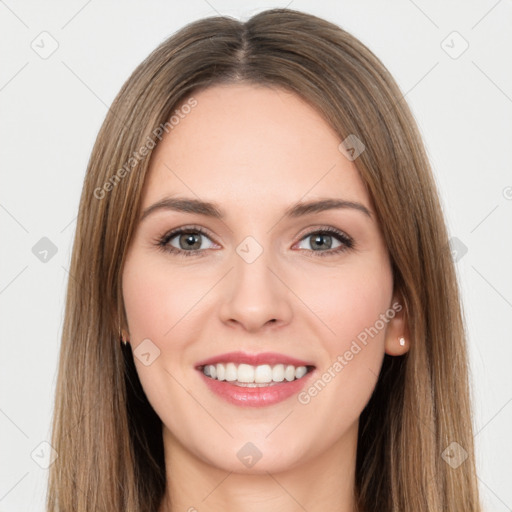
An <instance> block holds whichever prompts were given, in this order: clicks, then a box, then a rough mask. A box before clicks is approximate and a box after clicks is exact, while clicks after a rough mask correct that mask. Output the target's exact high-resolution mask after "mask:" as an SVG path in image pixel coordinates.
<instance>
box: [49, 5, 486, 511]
mask: <svg viewBox="0 0 512 512" xmlns="http://www.w3.org/2000/svg"><path fill="white" fill-rule="evenodd" d="M232 82H245V83H252V84H258V85H265V86H272V87H274V86H275V87H282V88H286V89H287V90H289V91H292V92H295V93H296V94H298V95H300V96H301V97H302V98H304V99H305V100H307V101H308V102H310V104H312V105H313V106H314V107H316V108H317V110H318V111H319V112H320V113H321V114H322V115H323V116H324V118H325V120H326V122H328V123H329V124H330V125H331V126H332V128H333V129H334V130H336V132H337V133H338V135H339V137H340V142H341V141H343V140H345V138H346V137H347V136H349V135H351V134H352V135H356V136H357V138H358V139H359V140H361V141H362V142H363V143H364V144H365V146H366V149H365V151H363V152H362V153H361V155H360V156H359V157H358V158H357V159H356V160H355V161H354V163H355V165H356V167H357V169H358V171H359V173H360V176H361V179H362V180H363V182H364V184H365V186H366V187H367V190H368V191H369V193H370V195H371V198H372V201H373V204H374V206H375V211H376V214H377V217H378V220H379V222H380V224H381V227H382V231H383V236H384V238H385V241H386V243H387V247H388V250H389V255H390V258H391V262H392V270H393V277H394V286H395V290H396V291H397V292H399V293H400V296H401V297H402V298H403V303H404V305H405V310H406V314H407V324H408V329H409V334H410V338H411V348H410V351H409V353H408V354H407V355H406V356H401V357H391V356H387V355H386V356H385V359H384V363H383V367H382V371H381V374H380V376H379V379H378V382H377V385H376V388H375V391H374V393H373V395H372V398H371V399H370V401H369V403H368V404H367V406H366V408H365V409H364V411H363V413H362V415H361V418H360V428H359V439H358V447H357V465H356V466H357V467H356V489H355V492H356V495H357V498H358V504H359V509H360V510H368V511H370V510H379V511H381V512H391V511H393V512H398V511H400V512H405V511H407V512H410V511H414V512H439V511H441V510H443V511H450V512H455V511H460V512H479V511H480V505H479V498H478V488H477V482H476V472H475V462H474V451H473V436H472V416H471V410H470V397H469V385H468V369H467V353H466V335H465V330H464V322H463V314H462V306H461V303H460V297H459V290H458V284H457V280H456V274H455V270H454V263H453V260H452V256H451V252H450V250H449V243H448V242H449V241H448V237H447V231H446V227H445V223H444V218H443V213H442V209H441V206H440V202H439V198H438V192H437V189H436V184H435V180H434V178H433V175H432V171H431V168H430V165H429V162H428V159H427V156H426V154H425V150H424V147H423V144H422V141H421V137H420V134H419V132H418V129H417V127H416V124H415V121H414V119H413V117H412V115H411V113H410V110H409V108H408V106H407V104H406V102H405V100H404V99H403V96H402V94H401V92H400V90H399V88H398V86H397V85H396V83H395V81H394V80H393V78H392V77H391V76H390V74H389V72H388V71H387V70H386V68H385V67H384V65H383V64H382V63H381V62H380V60H379V59H378V58H377V57H376V56H375V55H374V54H373V53H372V52H371V51H370V50H369V49H368V48H367V47H366V46H364V45H363V44H362V43H361V42H360V41H358V40H357V39H356V38H354V37H353V36H351V35H350V34H349V33H347V32H346V31H344V30H343V29H341V28H340V27H338V26H336V25H334V24H332V23H329V22H328V21H325V20H323V19H321V18H318V17H316V16H313V15H310V14H306V13H302V12H299V11H295V10H291V9H272V10H267V11H264V12H261V13H259V14H257V15H255V16H253V17H252V18H250V19H249V20H247V21H245V22H241V21H238V20H235V19H233V18H230V17H224V16H223V17H211V18H205V19H201V20H199V21H196V22H194V23H191V24H189V25H187V26H186V27H184V28H183V29H181V30H180V31H178V32H177V33H176V34H174V35H173V36H172V37H170V38H169V39H167V40H166V41H164V42H163V43H162V44H161V45H160V46H159V47H158V48H156V49H155V50H154V51H153V52H152V53H151V54H150V55H149V56H148V57H147V58H146V59H145V60H144V61H143V62H142V63H141V64H140V65H139V66H138V67H137V69H136V70H135V71H134V72H133V74H132V75H131V76H130V78H129V79H128V80H127V81H126V83H125V84H124V85H123V87H122V89H121V91H120V92H119V94H118V96H117V97H116V99H115V100H114V102H113V104H112V106H111V108H110V110H109V112H108V114H107V116H106V119H105V121H104V123H103V125H102V127H101V130H100V132H99V134H98V137H97V140H96V143H95V146H94V149H93V151H92V155H91V158H90V161H89V164H88V168H87V173H86V176H85V181H84V186H83V191H82V196H81V200H80V207H79V215H78V221H77V229H76V235H75V240H74V246H73V254H72V260H71V267H70V270H69V283H68V289H67V302H66V310H65V320H64V327H63V334H62V346H61V352H60V364H59V371H58V382H57V390H56V403H55V412H54V422H53V437H52V444H53V447H54V448H55V449H56V450H57V452H58V458H57V460H56V462H55V463H54V464H53V465H52V467H51V469H50V479H49V488H48V502H47V505H48V511H51V512H55V511H62V512H63V511H74V512H85V511H87V512H90V511H92V510H95V511H96V510H98V511H101V510H103V511H105V512H114V511H119V512H120V511H125V510H127V511H130V512H154V511H155V510H157V509H158V507H159V505H160V502H161V500H162V497H163V493H164V490H165V482H166V479H165V467H164V458H163V443H162V424H161V421H160V419H159V418H158V417H157V415H156V413H155V412H154V411H153V409H152V408H151V406H150V404H149V402H148V401H147V399H146V396H145V394H144V391H143V389H142V387H141V385H140V382H139V380H138V377H137V373H136V371H135V367H134V364H133V359H132V356H131V352H130V351H129V350H128V351H126V350H124V349H123V347H122V345H121V344H120V343H119V325H120V324H121V325H122V326H125V325H126V315H125V311H124V306H123V301H122V293H121V275H122V268H123V263H124V259H125V254H126V251H127V248H128V246H129V244H130V242H131V240H132V235H133V233H134V230H135V228H136V224H137V219H138V216H139V209H140V204H141V193H142V187H143V185H144V181H145V177H146V173H147V171H148V166H149V160H150V156H151V151H152V149H153V148H154V147H155V145H156V144H157V143H158V140H159V139H160V138H161V133H162V127H164V128H165V131H167V130H169V129H171V128H172V123H169V120H170V119H171V117H172V116H173V114H174V112H175V110H176V109H177V108H178V107H179V106H180V105H182V104H184V102H185V101H187V98H191V97H192V96H193V94H194V93H195V92H197V91H199V90H201V89H204V88H206V87H208V86H211V85H215V84H220V83H232ZM174 115H175V114H174ZM166 123H167V124H166ZM143 147H145V148H146V150H145V151H144V150H142V149H141V148H143ZM141 154H144V156H141ZM454 443H456V444H454ZM466 455H467V458H466ZM454 461H455V463H454Z"/></svg>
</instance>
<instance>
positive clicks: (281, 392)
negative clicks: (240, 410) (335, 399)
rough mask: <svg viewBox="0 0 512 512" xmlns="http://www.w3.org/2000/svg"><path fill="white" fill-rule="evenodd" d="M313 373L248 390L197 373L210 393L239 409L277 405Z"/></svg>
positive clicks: (298, 389)
mask: <svg viewBox="0 0 512 512" xmlns="http://www.w3.org/2000/svg"><path fill="white" fill-rule="evenodd" d="M314 372H315V370H314V369H313V370H312V371H310V372H308V373H307V374H306V375H304V377H302V378H301V379H296V380H292V381H291V382H289V381H283V382H279V383H278V384H273V385H272V386H264V387H263V386H262V387H255V388H248V387H242V386H237V385H235V384H232V383H231V382H227V381H225V380H222V381H221V380H217V379H212V378H210V377H207V376H206V375H205V374H204V373H203V372H202V371H201V370H199V373H200V374H201V377H202V378H203V380H204V382H205V384H206V385H207V386H208V387H209V388H210V390H211V391H213V392H214V393H216V394H217V395H219V396H220V397H221V398H223V399H224V400H226V401H227V402H230V403H232V404H235V405H238V406H241V407H265V406H267V405H273V404H277V403H279V402H282V401H283V400H286V399H287V398H290V397H291V396H293V395H296V394H297V393H299V392H300V391H301V390H302V389H303V388H304V387H305V385H306V383H307V382H308V381H309V379H310V378H311V375H312V374H313V373H314Z"/></svg>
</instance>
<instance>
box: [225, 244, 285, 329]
mask: <svg viewBox="0 0 512 512" xmlns="http://www.w3.org/2000/svg"><path fill="white" fill-rule="evenodd" d="M269 252H270V251H265V250H264V251H263V252H262V253H261V255H260V256H259V257H258V258H257V259H256V260H255V261H252V262H250V263H249V262H248V261H246V260H245V259H244V258H243V257H241V256H240V255H239V254H238V253H236V252H235V254H234V255H233V264H234V268H233V270H232V271H231V272H230V273H229V274H228V276H226V277H227V280H226V283H225V290H223V294H222V295H223V298H224V300H223V302H222V305H221V307H220V317H221V320H222V321H223V322H224V323H226V324H231V326H239V327H241V328H243V329H245V330H246V331H248V332H256V331H258V330H260V329H262V328H277V327H279V326H281V327H282V326H283V325H286V324H288V323H289V322H290V321H291V318H292V307H291V304H290V300H292V297H293V294H292V293H291V291H290V289H289V288H288V287H287V285H286V279H284V278H283V277H284V276H280V275H279V274H280V272H279V270H278V269H277V268H276V265H275V260H273V258H271V255H270V254H269Z"/></svg>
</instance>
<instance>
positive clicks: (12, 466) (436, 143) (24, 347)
mask: <svg viewBox="0 0 512 512" xmlns="http://www.w3.org/2000/svg"><path fill="white" fill-rule="evenodd" d="M287 2H288V0H286V2H281V3H278V2H271V1H268V2H262V1H251V2H245V3H244V4H243V6H242V5H240V2H237V1H235V0H231V1H227V0H209V1H206V0H190V1H189V2H169V1H167V2H164V1H155V0H151V1H142V0H137V1H133V0H132V1H123V2H121V1H119V2H113V1H105V0H103V1H99V0H89V1H85V0H72V1H68V2H64V1H62V2H44V3H38V2H35V1H25V2H23V3H20V2H18V3H16V2H15V1H14V0H5V1H3V0H0V48H1V65H0V108H1V111H0V119H1V124H0V129H1V134H0V151H1V155H0V156H1V158H0V165H1V171H2V174H1V179H2V185H1V188H0V222H1V226H2V243H1V245H0V251H1V258H2V266H1V275H0V308H1V312H2V316H1V322H0V329H1V351H0V461H1V465H0V512H10V511H19V510H32V511H43V503H44V496H45V491H46V478H47V470H46V469H43V468H41V467H40V464H43V465H44V464H45V463H48V462H49V460H50V459H49V457H50V456H51V450H50V448H49V446H47V445H45V444H43V445H41V444H40V443H42V442H43V443H44V441H46V440H49V436H50V420H51V413H52V408H53V398H54V397H53V394H54V388H55V381H56V370H57V360H58V350H59V343H60V335H61V329H62V319H63V312H64V299H65V296H64V293H65V285H66V281H67V279H68V272H67V269H68V268H69V261H70V253H71V244H72V239H73V235H74V231H75V227H76V223H75V218H76V215H77V209H78V202H79V196H80V191H81V187H82V180H83V177H84V173H85V169H86V165H87V162H88V158H89V155H90V152H91V149H92V146H93V142H94V140H95V137H96V134H97V132H98V130H99V128H100V125H101V123H102V122H103V119H104V116H105V114H106V112H107V107H108V106H109V105H110V104H111V102H112V100H113V99H114V97H115V95H116V94H117V92H118V90H119V89H120V87H121V85H122V84H123V82H124V81H125V80H126V79H127V78H128V76H129V74H130V73H131V72H132V71H133V69H134V68H135V67H136V65H137V64H138V63H139V62H140V61H141V60H142V59H144V58H145V57H146V56H147V55H148V54H149V52H150V51H151V50H153V49H154V48H155V47H156V46H157V45H158V44H159V43H160V42H162V41H163V40H164V39H165V38H167V37H168V36H169V35H171V34H172V33H173V32H175V31H176V30H178V29H179V28H181V27H182V26H183V25H185V24H186V23H188V22H190V21H193V20H196V19H198V18H202V17H205V16H211V15H215V14H216V13H221V14H229V15H233V16H237V17H241V18H242V19H246V18H248V17H250V16H251V15H252V14H255V13H256V12H259V11H261V10H264V9H265V8H270V7H285V6H289V7H290V8H294V9H298V10H303V11H306V12H311V13H313V14H316V15H319V16H321V17H324V18H326V19H328V20H330V21H333V22H334V23H336V24H338V25H340V26H341V27H343V28H345V29H346V30H348V31H349V32H351V33H352V34H354V35H355V36H357V37H359V38H360V39H361V40H362V41H363V42H364V43H365V44H366V45H367V46H368V47H369V48H370V49H371V50H373V51H374V53H376V55H377V56H378V57H379V58H380V59H381V60H382V61H383V62H384V64H385V65H386V66H387V67H388V68H389V70H390V71H391V73H392V74H393V75H394V77H395V78H396V80H397V81H398V83H399V85H400V87H401V89H402V91H403V92H404V93H405V98H406V100H407V101H408V103H409V104H410V106H411V107H412V110H413V112H414V115H415V117H416V119H417V121H418V123H419V126H420V129H421V132H422V134H423V136H424V140H425V143H426V146H427V150H428V153H429V156H430V158H431V162H432V165H433V167H434V171H435V175H436V180H437V182H438V185H439V188H440V192H441V196H442V202H443V205H444V209H445V215H446V220H447V223H448V228H449V231H450V235H451V236H452V237H456V238H457V239H458V240H459V241H460V242H455V243H457V244H458V246H459V247H462V248H464V247H465V248H466V249H467V252H466V253H465V254H463V252H464V250H465V249H464V250H463V251H462V252H461V250H460V249H459V252H458V255H459V256H458V258H460V259H459V260H458V262H457V269H458V274H459V279H460V283H461V288H462V291H463V297H464V307H465V312H466V316H467V328H468V334H469V344H470V355H471V369H472V381H473V396H474V406H475V418H474V423H475V432H476V436H475V439H476V447H477V458H478V468H479V481H480V487H481V491H482V495H483V501H484V504H485V506H486V510H488V511H496V512H505V511H507V510H509V511H510V510H512V486H511V485H510V483H511V482H510V476H511V470H510V461H511V460H512V441H511V438H510V432H511V428H510V427H511V425H512V403H511V402H512V372H510V368H509V367H510V365H511V363H512V339H511V336H510V332H511V328H512V322H511V319H512V314H511V313H512V265H511V262H512V236H511V235H512V230H511V224H512V222H511V221H512V172H511V168H510V165H511V162H512V149H511V147H512V116H511V114H512V68H511V65H510V63H511V62H512V59H511V50H512V31H511V30H510V27H511V26H512V25H511V22H512V3H511V1H510V0H508V1H506V0H501V1H496V0H485V1H484V0H482V1H480V2H474V1H473V2H462V1H458V2H450V3H449V4H448V3H447V2H440V1H430V2H427V1H421V2H420V1H419V0H418V1H417V2H413V1H412V0H402V1H392V2H385V3H384V2H378V1H377V0H373V1H359V2H355V1H352V2H348V1H340V2H334V1H330V2H327V1H325V2H318V1H301V0H292V2H290V3H287ZM454 31H455V32H457V33H458V34H453V32H454ZM42 32H47V33H48V34H42V35H41V33H42ZM53 40H54V41H53ZM443 41H444V42H443ZM52 44H53V45H56V44H58V48H57V49H56V51H55V52H54V53H53V54H52V55H49V56H48V55H46V54H45V53H44V52H49V51H50V50H51V49H52ZM466 44H468V45H469V46H468V48H467V49H466V50H465V51H464V52H463V53H461V54H460V55H459V53H460V52H461V51H462V50H464V48H465V46H466ZM42 57H47V58H42ZM43 237H47V238H48V239H49V240H51V242H52V243H53V244H54V245H55V246H56V248H57V253H56V254H55V255H54V256H52V255H51V252H50V253H49V254H48V255H47V256H46V257H47V261H46V262H43V261H41V260H40V259H39V258H41V257H44V253H43V254H39V257H37V256H36V254H34V252H36V253H37V252H38V251H37V250H35V251H34V252H33V247H34V246H36V244H37V243H38V242H39V241H40V239H41V238H43ZM462 244H463V245H462ZM37 247H38V246H36V248H37ZM461 255H462V257H460V256H461ZM455 441H456V440H455ZM34 450H35V451H34ZM31 454H32V455H31ZM38 463H39V464H38Z"/></svg>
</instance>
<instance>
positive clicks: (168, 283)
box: [48, 9, 480, 512]
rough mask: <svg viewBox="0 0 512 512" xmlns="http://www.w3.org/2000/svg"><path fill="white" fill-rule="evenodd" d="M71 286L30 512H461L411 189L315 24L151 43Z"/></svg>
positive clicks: (456, 414)
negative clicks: (41, 502)
mask: <svg viewBox="0 0 512 512" xmlns="http://www.w3.org/2000/svg"><path fill="white" fill-rule="evenodd" d="M70 275H71V276H72V279H71V280H70V281H69V288H68V296H67V304H66V314H65V325H64V332H63V339H62V350H61V356H60V367H59V379H58V386H57V396H56V410H55V419H54V432H53V446H54V448H55V449H56V450H57V452H58V454H59V457H58V459H57V461H56V462H55V463H54V465H53V466H52V468H51V474H50V482H49V495H48V510H51V511H56V510H62V511H64V510H74V511H86V510H87V511H90V510H109V511H114V510H116V511H117V510H119V511H120V510H123V511H124V510H129V511H137V512H139V511H148V512H149V511H157V510H158V511H159V512H171V511H172V512H174V511H177V510H190V511H192V510H237V511H241V510H247V511H249V510H280V511H292V510H308V511H310V512H313V511H316V510H320V509H322V510H333V511H334V510H337V511H375V510H379V511H411V510H414V511H415V512H433V511H436V512H438V511H440V510H447V511H450V512H452V511H461V512H462V511H464V512H468V511H475V512H476V511H479V510H480V505H479V499H478V491H477V483H476V474H475V463H474V452H473V438H472V431H471V410H470V404H469V397H468V371H467V355H466V347H465V334H464V326H463V319H462V314H461V306H460V299H459V292H458V288H457V282H456V277H455V272H454V266H453V262H452V259H451V252H450V250H449V244H448V238H447V232H446V227H445V223H444V219H443V214H442V210H441V207H440V204H439V199H438V193H437V190H436V186H435V181H434V179H433V177H432V172H431V169H430V167H429V163H428V160H427V157H426V155H425V152H424V149H423V145H422V142H421V138H420V135H419V133H418V130H417V128H416V125H415V122H414V119H413V117H412V115H411V113H410V111H409V109H408V107H407V105H406V102H405V101H404V100H403V97H402V95H401V93H400V91H399V89H398V87H397V85H396V84H395V82H394V80H393V79H392V77H391V76H390V75H389V73H388V72H387V70H386V69H385V68H384V66H383V65H382V63H381V62H380V61H379V60H378V59H377V58H376V57H375V56H374V55H373V54H372V53H371V52H370V51H369V50H368V49H367V48H366V47H365V46H364V45H363V44H362V43H361V42H359V41H358V40H357V39H355V38H354V37H353V36H351V35H350V34H348V33H347V32H345V31H344V30H342V29H340V28H339V27H337V26H335V25H333V24H331V23H329V22H327V21H325V20H322V19H320V18H317V17H315V16H312V15H309V14H305V13H301V12H298V11H293V10H289V9H274V10H269V11H265V12H262V13H260V14H257V15H255V16H254V17H252V18H251V19H249V20H248V21H247V22H245V23H243V22H240V21H237V20H234V19H231V18H228V17H216V18H208V19H203V20H200V21H197V22H195V23H192V24H190V25H188V26H187V27H185V28H184V29H182V30H180V31H179V32H178V33H176V34H175V35H173V36H172V37H171V38H169V39H168V40H167V41H165V42H164V43H163V44H161V45H160V46H159V47H158V48H157V49H156V50H155V51H154V52H153V53H152V54H151V55H150V56H149V57H148V58H147V59H146V60H145V61H144V62H143V63H142V64H141V65H140V66H139V67H138V68H137V69H136V70H135V72H134V73H133V74H132V76H131V77H130V78H129V79H128V81H127V82H126V83H125V85H124V86H123V88H122V90H121V91H120V93H119V95H118V96H117V98H116V100H115V101H114V103H113V105H112V108H111V109H110V111H109V114H108V115H107V118H106V120H105V122H104V124H103V126H102V128H101V130H100V133H99V135H98V139H97V141H96V144H95V147H94V149H93V153H92V156H91V160H90V163H89V167H88V170H87V175H86V178H85V183H84V188H83V192H82V197H81V202H80V211H79V217H78V225H77V232H76V238H75V244H74V249H73V257H72V264H71V270H70ZM119 340H121V343H119Z"/></svg>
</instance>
